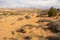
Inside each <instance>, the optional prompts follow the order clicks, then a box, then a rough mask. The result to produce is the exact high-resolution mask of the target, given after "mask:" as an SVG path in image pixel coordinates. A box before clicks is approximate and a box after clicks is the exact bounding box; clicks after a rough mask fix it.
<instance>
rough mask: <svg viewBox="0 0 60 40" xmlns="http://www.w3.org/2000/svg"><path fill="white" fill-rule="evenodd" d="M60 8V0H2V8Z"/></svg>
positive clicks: (0, 0) (0, 3)
mask: <svg viewBox="0 0 60 40" xmlns="http://www.w3.org/2000/svg"><path fill="white" fill-rule="evenodd" d="M51 6H53V7H56V8H60V0H0V8H50V7H51Z"/></svg>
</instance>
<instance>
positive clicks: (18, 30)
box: [16, 29, 26, 33]
mask: <svg viewBox="0 0 60 40" xmlns="http://www.w3.org/2000/svg"><path fill="white" fill-rule="evenodd" d="M16 32H20V33H26V31H25V30H24V29H17V30H16Z"/></svg>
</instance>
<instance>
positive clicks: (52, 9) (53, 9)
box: [48, 7, 57, 17]
mask: <svg viewBox="0 0 60 40" xmlns="http://www.w3.org/2000/svg"><path fill="white" fill-rule="evenodd" d="M48 16H49V17H51V16H57V10H56V9H55V8H53V7H51V8H50V10H49V12H48Z"/></svg>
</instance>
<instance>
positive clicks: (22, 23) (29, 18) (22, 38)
mask: <svg viewBox="0 0 60 40" xmlns="http://www.w3.org/2000/svg"><path fill="white" fill-rule="evenodd" d="M40 11H41V10H38V9H0V40H45V39H46V37H48V36H54V35H55V33H53V32H51V31H50V30H48V29H47V30H44V28H47V27H48V26H47V24H48V23H49V22H51V21H56V20H59V19H60V16H58V17H48V15H45V16H40ZM39 20H48V22H40V21H39ZM46 40H48V39H46Z"/></svg>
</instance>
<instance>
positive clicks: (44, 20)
mask: <svg viewBox="0 0 60 40" xmlns="http://www.w3.org/2000/svg"><path fill="white" fill-rule="evenodd" d="M39 22H51V21H50V20H46V19H43V20H38V21H37V22H36V23H39Z"/></svg>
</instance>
